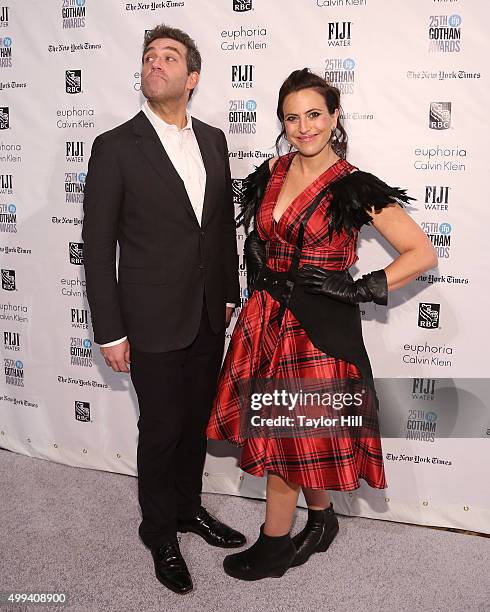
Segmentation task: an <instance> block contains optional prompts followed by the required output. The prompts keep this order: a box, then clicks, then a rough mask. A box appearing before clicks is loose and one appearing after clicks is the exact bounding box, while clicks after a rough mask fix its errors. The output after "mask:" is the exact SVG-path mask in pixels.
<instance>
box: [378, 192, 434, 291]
mask: <svg viewBox="0 0 490 612" xmlns="http://www.w3.org/2000/svg"><path fill="white" fill-rule="evenodd" d="M371 216H372V219H373V225H374V227H375V228H376V229H377V230H378V232H379V233H380V234H381V235H382V236H383V238H385V239H386V240H387V241H388V242H389V243H390V244H391V246H392V247H393V248H394V249H396V250H397V251H398V253H399V256H398V257H397V258H396V259H395V260H394V261H392V263H390V264H389V265H388V266H387V267H386V268H385V272H386V278H387V280H388V290H389V291H393V290H394V289H399V288H400V287H403V286H404V285H406V284H407V283H409V282H410V281H411V280H413V279H414V278H417V276H419V275H420V274H422V273H423V272H425V271H426V270H430V269H431V268H435V267H436V266H437V254H436V251H435V249H434V247H433V246H432V243H431V242H430V240H429V238H428V237H427V236H426V235H425V233H424V232H423V231H422V229H421V228H420V227H419V226H418V225H417V223H416V222H415V221H414V220H413V219H412V218H411V217H409V216H408V215H407V214H406V212H405V211H404V210H403V209H401V208H400V207H399V206H398V205H397V204H390V205H388V206H386V207H385V208H383V209H381V210H379V211H378V212H375V211H374V210H373V211H371Z"/></svg>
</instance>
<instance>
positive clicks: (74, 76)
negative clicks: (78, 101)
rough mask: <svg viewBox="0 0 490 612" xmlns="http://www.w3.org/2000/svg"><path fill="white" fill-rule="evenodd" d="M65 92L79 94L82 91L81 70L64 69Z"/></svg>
mask: <svg viewBox="0 0 490 612" xmlns="http://www.w3.org/2000/svg"><path fill="white" fill-rule="evenodd" d="M65 85H66V93H69V94H79V93H82V71H81V70H66V71H65Z"/></svg>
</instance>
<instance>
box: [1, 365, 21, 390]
mask: <svg viewBox="0 0 490 612" xmlns="http://www.w3.org/2000/svg"><path fill="white" fill-rule="evenodd" d="M3 367H4V372H5V382H6V383H7V385H14V386H15V387H23V386H24V364H23V363H22V361H21V360H20V359H16V360H14V359H10V358H8V359H4V360H3Z"/></svg>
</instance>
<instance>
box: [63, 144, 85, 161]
mask: <svg viewBox="0 0 490 612" xmlns="http://www.w3.org/2000/svg"><path fill="white" fill-rule="evenodd" d="M65 146H66V149H65V151H66V152H65V156H66V161H67V162H83V155H84V153H83V149H84V147H85V143H84V142H83V141H81V140H69V141H67V142H66V143H65Z"/></svg>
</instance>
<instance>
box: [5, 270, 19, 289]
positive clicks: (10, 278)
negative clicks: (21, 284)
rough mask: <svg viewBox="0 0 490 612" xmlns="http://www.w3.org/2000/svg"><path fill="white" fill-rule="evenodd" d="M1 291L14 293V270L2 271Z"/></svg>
mask: <svg viewBox="0 0 490 612" xmlns="http://www.w3.org/2000/svg"><path fill="white" fill-rule="evenodd" d="M2 289H4V290H5V291H15V289H16V287H15V270H2Z"/></svg>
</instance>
